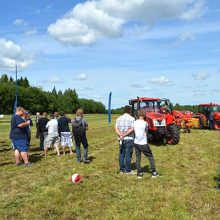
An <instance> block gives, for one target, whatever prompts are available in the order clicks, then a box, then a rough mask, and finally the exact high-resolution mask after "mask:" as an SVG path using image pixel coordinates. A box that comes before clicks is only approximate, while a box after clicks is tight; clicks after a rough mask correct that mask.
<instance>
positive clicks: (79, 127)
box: [72, 118, 86, 140]
mask: <svg viewBox="0 0 220 220" xmlns="http://www.w3.org/2000/svg"><path fill="white" fill-rule="evenodd" d="M85 130H86V129H85V127H84V126H83V124H82V118H81V119H80V120H79V121H77V120H76V119H75V120H74V121H73V123H72V131H73V136H74V137H75V138H76V139H79V140H81V139H82V137H84V136H85Z"/></svg>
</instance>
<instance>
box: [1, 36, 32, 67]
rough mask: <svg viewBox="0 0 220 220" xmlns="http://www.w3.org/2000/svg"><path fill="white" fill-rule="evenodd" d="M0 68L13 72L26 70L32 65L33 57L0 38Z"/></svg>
mask: <svg viewBox="0 0 220 220" xmlns="http://www.w3.org/2000/svg"><path fill="white" fill-rule="evenodd" d="M0 48H1V50H0V68H2V69H7V70H14V69H15V65H16V64H17V67H18V69H20V70H23V69H26V68H27V67H28V66H29V65H31V64H32V63H33V55H28V54H27V53H26V52H25V51H23V50H22V48H21V47H20V46H19V45H17V44H15V43H13V42H12V41H10V40H6V39H4V38H0Z"/></svg>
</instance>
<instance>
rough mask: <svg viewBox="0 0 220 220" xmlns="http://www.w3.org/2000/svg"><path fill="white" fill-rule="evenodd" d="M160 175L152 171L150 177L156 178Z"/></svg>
mask: <svg viewBox="0 0 220 220" xmlns="http://www.w3.org/2000/svg"><path fill="white" fill-rule="evenodd" d="M159 176H160V175H159V174H158V173H157V172H153V174H152V178H157V177H159Z"/></svg>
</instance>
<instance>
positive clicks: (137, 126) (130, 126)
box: [115, 106, 159, 178]
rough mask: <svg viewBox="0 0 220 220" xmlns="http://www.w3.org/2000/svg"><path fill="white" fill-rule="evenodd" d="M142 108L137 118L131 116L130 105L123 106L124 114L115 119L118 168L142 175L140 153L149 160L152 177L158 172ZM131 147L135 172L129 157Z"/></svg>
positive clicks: (130, 156)
mask: <svg viewBox="0 0 220 220" xmlns="http://www.w3.org/2000/svg"><path fill="white" fill-rule="evenodd" d="M145 117H146V113H145V110H144V109H140V110H139V111H138V119H137V120H135V118H134V117H132V116H131V107H130V106H125V107H124V114H123V115H122V116H120V117H119V118H118V119H117V120H116V124H115V131H116V133H117V135H118V140H119V168H120V173H126V174H137V177H138V178H142V177H143V172H142V168H141V153H143V154H144V155H145V156H146V157H147V158H148V159H149V161H150V166H151V170H152V178H156V177H158V176H159V174H158V173H157V171H156V167H155V161H154V156H153V154H152V151H151V149H150V147H149V144H148V141H147V132H148V124H147V122H146V121H145ZM133 148H135V153H136V168H137V172H135V171H133V170H132V167H131V159H132V154H133Z"/></svg>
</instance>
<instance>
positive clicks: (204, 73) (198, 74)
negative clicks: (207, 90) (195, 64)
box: [192, 72, 210, 80]
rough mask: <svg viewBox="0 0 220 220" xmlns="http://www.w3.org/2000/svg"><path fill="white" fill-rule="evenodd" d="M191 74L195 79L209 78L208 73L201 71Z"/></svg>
mask: <svg viewBox="0 0 220 220" xmlns="http://www.w3.org/2000/svg"><path fill="white" fill-rule="evenodd" d="M192 76H193V78H194V79H195V80H206V79H208V78H209V76H210V75H209V73H206V72H201V73H197V74H193V75H192Z"/></svg>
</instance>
